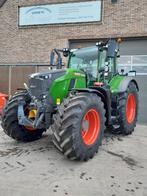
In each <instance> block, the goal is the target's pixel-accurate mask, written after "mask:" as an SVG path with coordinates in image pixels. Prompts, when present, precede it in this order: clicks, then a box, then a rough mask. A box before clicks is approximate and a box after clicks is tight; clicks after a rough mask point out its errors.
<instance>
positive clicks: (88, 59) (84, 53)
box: [69, 46, 98, 81]
mask: <svg viewBox="0 0 147 196" xmlns="http://www.w3.org/2000/svg"><path fill="white" fill-rule="evenodd" d="M97 67H98V48H97V47H96V46H95V47H87V48H83V49H78V50H76V51H74V52H73V53H72V55H71V57H70V61H69V68H74V69H81V70H82V71H84V72H86V73H87V74H88V76H89V77H90V80H91V81H94V80H96V78H97Z"/></svg>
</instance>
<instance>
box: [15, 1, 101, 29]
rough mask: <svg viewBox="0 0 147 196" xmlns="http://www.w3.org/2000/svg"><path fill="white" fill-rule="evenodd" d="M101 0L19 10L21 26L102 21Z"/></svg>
mask: <svg viewBox="0 0 147 196" xmlns="http://www.w3.org/2000/svg"><path fill="white" fill-rule="evenodd" d="M101 7H102V6H101V0H98V1H88V2H80V3H64V4H50V5H40V6H28V7H20V8H19V25H20V26H27V25H45V24H64V23H80V22H98V21H101Z"/></svg>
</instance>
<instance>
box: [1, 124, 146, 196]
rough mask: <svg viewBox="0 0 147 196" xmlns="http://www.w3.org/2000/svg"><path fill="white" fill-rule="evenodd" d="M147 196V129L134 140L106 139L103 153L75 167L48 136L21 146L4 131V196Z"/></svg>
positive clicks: (2, 160) (137, 131)
mask: <svg viewBox="0 0 147 196" xmlns="http://www.w3.org/2000/svg"><path fill="white" fill-rule="evenodd" d="M9 195H11V196H64V195H68V196H147V127H146V126H139V125H138V126H137V128H136V131H135V132H134V133H133V135H131V136H127V137H122V136H113V135H111V134H108V133H107V134H105V138H104V140H103V146H102V147H101V148H100V150H99V153H98V154H97V155H96V156H95V157H94V158H93V159H92V160H90V161H88V162H86V163H81V162H73V161H69V160H67V159H66V158H65V157H64V156H62V155H61V154H60V153H59V152H58V151H57V150H56V149H55V148H54V146H53V144H52V142H51V139H50V137H49V133H46V134H45V135H44V136H43V138H42V139H40V140H38V141H35V142H32V143H20V142H16V141H14V140H13V139H11V138H9V137H8V136H7V135H5V134H4V133H3V131H2V129H1V128H0V196H9Z"/></svg>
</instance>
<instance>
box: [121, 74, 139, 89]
mask: <svg viewBox="0 0 147 196" xmlns="http://www.w3.org/2000/svg"><path fill="white" fill-rule="evenodd" d="M130 82H133V83H134V84H135V85H136V88H137V90H138V91H139V87H138V84H137V81H136V80H135V79H134V78H133V77H125V78H124V79H123V80H122V81H121V82H120V85H119V89H118V90H119V92H120V93H123V92H125V91H126V90H127V88H128V86H129V84H130Z"/></svg>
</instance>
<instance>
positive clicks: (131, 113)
mask: <svg viewBox="0 0 147 196" xmlns="http://www.w3.org/2000/svg"><path fill="white" fill-rule="evenodd" d="M135 115H136V98H135V96H134V95H133V94H132V93H131V94H129V96H128V98H127V103H126V119H127V121H128V123H130V124H131V123H132V122H133V121H134V119H135Z"/></svg>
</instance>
